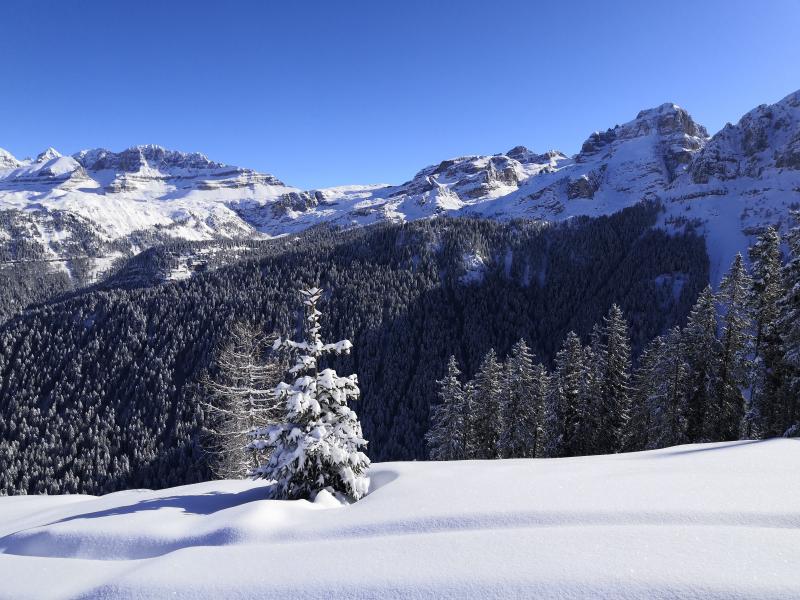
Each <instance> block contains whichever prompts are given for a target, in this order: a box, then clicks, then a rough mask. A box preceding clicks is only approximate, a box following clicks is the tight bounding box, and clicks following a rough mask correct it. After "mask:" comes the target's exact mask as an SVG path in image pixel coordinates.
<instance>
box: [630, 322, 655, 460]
mask: <svg viewBox="0 0 800 600" xmlns="http://www.w3.org/2000/svg"><path fill="white" fill-rule="evenodd" d="M663 352H664V338H662V337H661V336H658V337H656V338H654V339H653V340H651V341H650V343H649V344H647V346H645V348H644V350H643V351H642V354H641V356H640V357H639V368H638V369H636V372H635V373H634V376H633V380H632V381H631V394H630V397H631V408H630V417H629V419H628V422H627V423H626V425H625V449H626V450H629V451H636V450H642V449H644V448H645V447H647V443H648V441H649V433H650V430H651V427H652V423H653V418H652V416H653V413H652V404H653V399H654V398H655V396H656V394H657V392H658V386H659V384H660V382H659V380H658V378H657V376H658V373H659V366H660V362H661V360H662V355H663Z"/></svg>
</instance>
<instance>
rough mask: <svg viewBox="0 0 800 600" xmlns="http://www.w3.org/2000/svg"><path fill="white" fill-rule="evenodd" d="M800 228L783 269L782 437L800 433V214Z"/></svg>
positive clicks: (791, 234)
mask: <svg viewBox="0 0 800 600" xmlns="http://www.w3.org/2000/svg"><path fill="white" fill-rule="evenodd" d="M793 216H794V218H795V220H796V221H798V223H799V224H798V225H796V226H795V227H793V228H792V229H791V231H790V232H789V236H788V245H789V258H788V261H787V263H786V265H785V266H784V267H783V281H784V294H783V297H782V298H781V302H780V308H781V314H780V319H779V322H778V324H779V328H780V331H781V343H782V350H783V365H784V372H783V382H782V390H781V400H780V409H779V411H778V415H777V416H776V424H777V426H776V429H778V430H779V431H780V430H783V431H781V433H782V434H784V435H785V434H787V433H789V434H791V435H797V433H798V432H800V423H799V421H800V212H795V213H794V214H793Z"/></svg>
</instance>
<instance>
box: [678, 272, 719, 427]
mask: <svg viewBox="0 0 800 600" xmlns="http://www.w3.org/2000/svg"><path fill="white" fill-rule="evenodd" d="M682 342H683V343H682V348H683V354H684V357H685V360H686V363H687V365H688V370H689V382H688V385H689V391H688V398H687V402H686V436H687V440H688V441H689V442H692V443H694V442H702V441H704V440H705V439H706V438H705V437H704V436H705V432H706V431H707V428H706V420H707V419H709V418H712V419H713V418H715V415H714V414H713V413H710V410H711V404H712V402H713V398H714V386H715V378H716V375H717V366H718V360H719V355H720V352H719V341H718V340H717V309H716V306H715V300H714V293H713V292H712V291H711V286H707V287H706V288H705V289H704V290H703V291H702V292H701V293H700V296H699V297H698V298H697V301H696V302H695V304H694V306H693V307H692V310H691V312H690V313H689V317H688V319H687V322H686V327H685V328H684V330H683V340H682Z"/></svg>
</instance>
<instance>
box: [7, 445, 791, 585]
mask: <svg viewBox="0 0 800 600" xmlns="http://www.w3.org/2000/svg"><path fill="white" fill-rule="evenodd" d="M798 472H800V440H797V439H777V440H769V441H765V442H732V443H722V444H702V445H693V446H679V447H675V448H669V449H665V450H659V451H652V452H640V453H632V454H620V455H614V456H596V457H583V458H571V459H552V460H542V459H536V460H505V461H464V462H451V463H383V464H376V465H373V467H372V468H371V470H370V477H371V481H372V487H371V491H370V494H369V495H368V496H366V497H365V498H364V499H363V500H361V501H360V502H358V503H356V504H353V505H350V506H341V505H339V504H338V503H337V501H336V500H335V499H334V498H333V497H332V496H330V495H329V494H323V495H321V496H320V497H319V498H318V499H317V500H318V501H317V502H316V503H310V502H307V501H294V502H287V501H270V500H264V499H263V498H264V493H265V487H264V485H263V484H259V483H254V482H242V481H216V482H208V483H202V484H196V485H190V486H184V487H179V488H172V489H166V490H160V491H148V490H131V491H126V492H118V493H115V494H109V495H107V496H103V497H91V496H53V497H43V496H39V497H11V498H0V582H2V584H1V585H0V598H14V599H25V598H37V599H38V598H76V597H78V598H166V597H169V598H333V597H335V598H377V597H381V598H385V597H410V598H442V597H445V598H447V597H450V598H478V597H542V598H556V597H557V598H648V599H650V598H796V597H797V590H798V589H800V550H798V548H800V504H799V503H798V498H800V479H799V478H798V477H797V473H798Z"/></svg>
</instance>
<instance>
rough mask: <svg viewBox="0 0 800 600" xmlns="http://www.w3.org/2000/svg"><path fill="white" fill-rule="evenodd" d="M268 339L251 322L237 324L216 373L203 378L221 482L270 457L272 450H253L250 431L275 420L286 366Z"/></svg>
mask: <svg viewBox="0 0 800 600" xmlns="http://www.w3.org/2000/svg"><path fill="white" fill-rule="evenodd" d="M270 337H273V336H269V337H268V336H266V335H264V334H263V333H262V332H261V330H260V328H259V327H258V326H256V325H255V324H254V323H252V322H248V321H238V322H236V323H235V324H234V325H233V327H232V329H231V333H230V336H229V338H228V339H227V340H226V341H225V343H224V344H223V345H222V346H221V347H220V349H219V352H218V354H217V357H216V361H215V367H216V368H215V374H214V375H213V376H212V375H210V374H209V373H206V374H205V375H204V376H203V378H202V380H201V385H202V389H203V390H204V395H205V398H206V399H205V400H204V402H203V405H204V408H205V409H206V411H207V413H208V418H207V419H206V423H207V425H206V432H207V434H208V437H209V443H208V444H207V448H206V449H207V451H208V452H209V453H210V454H211V456H212V460H211V469H212V471H213V473H214V475H216V476H217V477H218V478H220V479H243V478H245V477H247V476H248V475H250V474H251V472H252V471H253V469H255V467H257V466H258V465H259V464H261V463H263V462H264V461H265V460H268V459H269V452H270V449H268V448H264V449H258V450H257V449H254V448H252V447H250V442H251V438H250V433H251V432H252V431H253V430H254V429H257V428H261V427H264V426H266V425H268V424H270V423H272V422H273V420H274V417H275V416H276V414H275V413H276V411H275V397H274V395H273V390H274V388H275V385H276V384H277V383H278V382H279V381H280V379H281V375H282V374H283V369H282V367H283V365H282V361H281V359H280V357H279V356H277V354H276V353H275V352H274V351H272V349H271V344H270V341H271V339H270Z"/></svg>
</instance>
